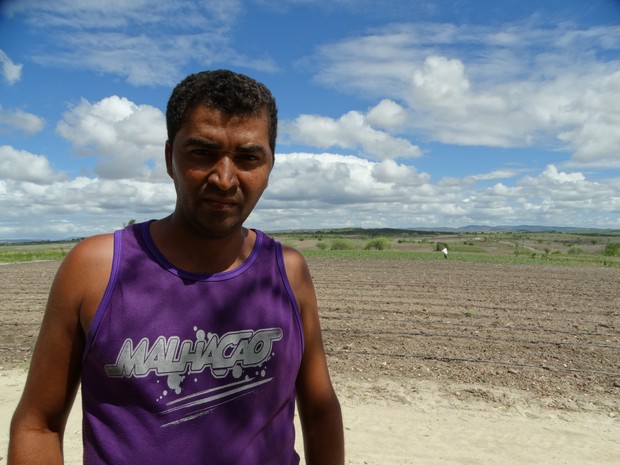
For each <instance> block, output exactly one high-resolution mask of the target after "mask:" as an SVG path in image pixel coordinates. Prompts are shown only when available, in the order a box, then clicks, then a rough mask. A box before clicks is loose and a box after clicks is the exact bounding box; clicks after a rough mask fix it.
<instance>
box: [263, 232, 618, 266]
mask: <svg viewBox="0 0 620 465" xmlns="http://www.w3.org/2000/svg"><path fill="white" fill-rule="evenodd" d="M272 235H273V236H275V237H276V238H277V239H278V240H280V241H281V242H284V243H286V244H288V245H290V246H292V247H295V248H297V249H298V250H300V251H301V252H302V253H303V254H305V255H306V256H325V257H330V256H332V257H348V258H378V259H379V258H380V259H393V260H401V259H402V260H439V259H441V260H443V259H444V258H443V254H441V250H442V249H443V248H444V247H446V248H447V249H448V250H449V251H450V255H449V260H461V261H473V262H492V263H528V264H531V263H544V264H558V265H600V266H613V267H620V232H618V231H609V232H604V233H567V232H555V231H552V232H489V233H480V232H478V233H445V232H432V231H431V232H429V231H411V230H400V229H373V230H367V229H336V230H321V231H305V232H298V231H297V232H291V233H281V232H278V233H272Z"/></svg>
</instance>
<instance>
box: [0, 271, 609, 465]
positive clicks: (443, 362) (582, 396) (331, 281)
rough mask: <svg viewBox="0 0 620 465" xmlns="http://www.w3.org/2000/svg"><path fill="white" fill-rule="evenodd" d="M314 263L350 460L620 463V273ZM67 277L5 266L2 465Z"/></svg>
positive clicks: (0, 276) (69, 449)
mask: <svg viewBox="0 0 620 465" xmlns="http://www.w3.org/2000/svg"><path fill="white" fill-rule="evenodd" d="M309 265H310V268H311V271H312V274H313V278H314V281H315V285H316V289H317V296H318V299H319V305H320V307H321V318H322V325H323V330H324V339H325V346H326V350H327V353H328V362H329V364H330V369H331V372H332V377H333V380H334V386H335V388H336V391H337V393H338V395H339V398H340V401H341V404H342V407H343V416H344V423H345V437H346V449H347V454H346V463H347V464H356V465H357V464H371V465H390V464H413V463H415V464H543V465H545V464H565V465H566V464H575V465H577V464H579V465H597V464H599V465H604V464H609V465H611V464H614V465H617V464H620V270H618V269H612V268H594V267H588V268H585V267H584V268H577V267H574V268H565V267H552V266H500V265H493V264H471V263H465V262H458V261H456V260H455V261H451V260H446V261H444V260H438V261H437V262H408V261H403V262H397V261H377V260H372V261H362V260H335V259H329V260H324V259H311V260H309ZM57 267H58V263H55V262H48V263H45V262H43V263H31V264H15V265H4V266H0V456H1V457H2V458H0V464H2V463H6V450H7V441H8V429H9V422H10V417H11V415H12V412H13V410H14V408H15V406H16V403H17V402H18V399H19V395H20V393H21V390H22V387H23V384H24V381H25V376H26V375H25V367H26V366H27V363H28V360H29V358H30V354H31V349H32V346H33V344H34V341H35V339H36V334H37V332H38V325H39V323H40V319H41V316H42V312H43V307H44V304H45V300H46V298H47V292H48V290H49V286H50V283H51V280H52V278H53V275H54V273H55V270H56V269H57ZM301 449H302V448H301V445H299V447H298V450H299V451H301ZM80 454H81V452H80V408H79V403H77V404H76V406H75V407H74V409H73V412H72V416H71V419H70V422H69V425H68V427H67V433H66V463H67V464H74V463H75V464H77V463H81V458H80V457H81V456H80Z"/></svg>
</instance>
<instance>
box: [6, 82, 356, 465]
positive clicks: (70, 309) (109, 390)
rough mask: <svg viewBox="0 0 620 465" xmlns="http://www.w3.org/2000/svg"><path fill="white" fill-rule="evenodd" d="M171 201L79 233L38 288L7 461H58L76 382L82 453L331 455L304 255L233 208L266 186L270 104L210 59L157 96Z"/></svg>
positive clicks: (337, 415)
mask: <svg viewBox="0 0 620 465" xmlns="http://www.w3.org/2000/svg"><path fill="white" fill-rule="evenodd" d="M166 120H167V128H168V141H167V142H166V147H165V157H166V166H167V170H168V174H169V175H170V177H171V178H172V180H173V181H174V185H175V189H176V193H177V202H176V207H175V209H174V212H173V213H172V214H171V215H170V216H168V217H166V218H163V219H160V220H157V221H151V222H147V223H142V224H137V225H131V226H128V227H127V228H125V229H123V230H122V231H117V232H116V233H114V234H111V235H101V236H95V237H91V238H89V239H86V240H84V241H82V242H81V243H79V244H78V245H77V246H76V247H75V248H74V249H73V250H72V251H71V253H70V254H69V255H68V256H67V257H66V259H65V260H64V262H63V263H62V265H61V267H60V268H59V271H58V274H57V276H56V278H55V280H54V284H53V286H52V289H51V291H50V296H49V300H48V305H47V309H46V313H45V317H44V319H43V323H42V327H41V333H40V335H39V339H38V341H37V344H36V347H35V351H34V354H33V358H32V363H31V367H30V371H29V374H28V379H27V382H26V386H25V388H24V393H23V395H22V399H21V401H20V403H19V405H18V407H17V409H16V412H15V414H14V416H13V421H12V424H11V440H10V445H9V463H10V464H12V465H18V464H26V463H33V464H34V463H36V464H43V463H62V437H63V432H64V427H65V423H66V420H67V416H68V413H69V410H70V408H71V405H72V402H73V399H74V396H75V393H76V391H77V388H78V384H79V383H80V381H81V383H82V406H83V418H84V420H83V440H84V462H85V463H88V464H91V463H92V464H103V463H107V464H115V465H117V464H132V465H136V464H139V463H148V464H210V465H211V464H235V465H242V464H260V465H265V464H278V465H280V464H282V465H289V464H296V463H299V457H298V455H297V454H296V452H295V451H294V434H295V433H294V426H293V415H294V406H295V399H296V401H297V406H298V410H299V415H300V421H301V425H302V430H303V436H304V449H305V459H306V463H308V464H321V465H325V464H340V465H341V464H343V463H344V445H343V442H344V441H343V428H342V417H341V412H340V406H339V403H338V400H337V397H336V395H335V393H334V390H333V388H332V384H331V381H330V378H329V373H328V369H327V364H326V359H325V353H324V349H323V343H322V339H321V330H320V325H319V318H318V311H317V302H316V297H315V293H314V288H313V285H312V280H311V277H310V273H309V270H308V268H307V265H306V263H305V261H304V259H303V258H302V257H301V255H300V254H299V253H298V252H296V251H295V250H293V249H290V248H288V247H283V246H281V245H280V244H279V243H277V242H275V241H274V240H272V239H271V238H269V237H268V236H266V235H265V234H263V233H262V232H260V231H255V230H248V229H246V228H244V227H243V223H244V221H245V220H246V218H247V217H248V215H249V214H250V212H251V211H252V209H253V208H254V206H255V205H256V203H257V202H258V200H259V198H260V196H261V194H262V193H263V191H264V189H265V188H266V187H267V184H268V180H269V175H270V173H271V169H272V167H273V163H274V151H275V140H276V132H277V109H276V105H275V100H274V99H273V97H272V95H271V93H270V92H269V90H268V89H267V88H266V87H265V86H264V85H262V84H260V83H258V82H256V81H254V80H253V79H251V78H248V77H247V76H243V75H239V74H235V73H232V72H230V71H225V70H220V71H212V72H203V73H198V74H195V75H191V76H189V77H187V78H186V79H185V80H184V81H182V82H181V83H180V84H179V85H178V86H177V87H176V88H175V89H174V91H173V93H172V95H171V97H170V100H169V102H168V107H167V110H166Z"/></svg>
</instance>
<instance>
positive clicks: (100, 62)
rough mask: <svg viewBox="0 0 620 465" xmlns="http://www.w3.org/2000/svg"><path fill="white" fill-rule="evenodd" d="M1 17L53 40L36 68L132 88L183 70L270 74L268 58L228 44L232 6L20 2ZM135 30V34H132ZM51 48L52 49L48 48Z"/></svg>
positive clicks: (234, 14)
mask: <svg viewBox="0 0 620 465" xmlns="http://www.w3.org/2000/svg"><path fill="white" fill-rule="evenodd" d="M5 9H6V11H7V14H9V15H23V17H24V18H25V20H26V21H27V22H28V23H29V24H30V25H31V26H32V27H34V28H41V29H44V28H45V30H46V34H50V35H51V36H52V37H53V40H49V41H46V43H47V42H49V44H50V45H49V46H48V45H46V43H42V44H40V47H39V48H38V49H37V51H36V52H35V53H33V60H34V61H35V62H37V63H39V64H42V65H44V66H50V67H62V68H64V69H86V70H90V71H96V72H98V73H106V74H111V75H114V76H121V77H123V78H124V79H127V81H128V82H129V83H131V84H134V85H167V86H170V85H174V84H176V82H177V81H178V80H179V79H180V78H181V77H182V76H181V71H180V70H181V69H183V68H184V67H185V66H186V65H188V64H190V63H194V64H198V65H199V66H202V67H207V66H211V65H213V64H215V63H218V62H227V63H229V66H239V67H244V68H252V69H256V70H261V71H274V70H275V69H276V65H275V64H274V63H273V60H272V59H271V58H270V57H269V56H267V55H264V56H260V55H256V54H253V55H251V56H245V55H242V54H239V53H238V52H236V51H235V50H234V48H233V47H232V46H231V44H230V37H231V29H232V25H233V24H234V23H235V22H236V21H237V20H238V18H239V16H240V14H241V12H242V4H241V2H240V1H238V0H230V1H229V0H216V1H209V2H191V1H182V2H170V1H167V0H165V1H164V0H155V1H146V0H138V1H132V2H127V1H123V0H113V1H106V2H92V1H77V2H76V1H72V0H60V1H54V2H49V1H46V0H25V1H19V2H9V3H8V5H7V6H6V8H5ZM134 31H135V32H134ZM51 44H54V45H53V46H52V45H51Z"/></svg>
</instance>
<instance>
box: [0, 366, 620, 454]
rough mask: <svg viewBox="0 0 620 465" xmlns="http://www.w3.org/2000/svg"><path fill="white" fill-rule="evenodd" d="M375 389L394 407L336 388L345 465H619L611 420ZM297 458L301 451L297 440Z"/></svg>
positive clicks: (16, 389)
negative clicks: (342, 429) (381, 392)
mask: <svg viewBox="0 0 620 465" xmlns="http://www.w3.org/2000/svg"><path fill="white" fill-rule="evenodd" d="M24 381H25V373H24V371H23V370H18V369H12V370H3V371H1V372H0V418H1V420H0V450H2V454H1V455H2V458H1V459H0V463H6V450H7V442H8V429H9V419H10V416H11V415H12V412H13V410H14V408H15V406H16V404H17V402H18V400H19V396H20V393H21V389H22V386H23V383H24ZM379 385H381V386H382V391H383V392H385V391H390V393H391V394H392V396H393V395H395V394H396V393H398V394H399V395H400V396H402V399H401V401H394V400H385V397H382V396H381V395H378V394H377V392H376V389H377V383H376V382H373V383H363V382H361V381H355V382H352V381H348V382H346V381H345V382H344V383H343V384H341V385H340V384H339V385H337V389H338V391H339V394H340V399H341V403H342V407H343V416H344V423H345V437H346V444H347V453H346V456H347V457H346V463H347V464H355V465H358V464H360V465H361V464H369V465H391V464H394V465H396V464H427V465H435V464H444V465H445V464H472V465H473V464H548V465H551V464H558V465H560V464H563V465H567V464H574V465H585V464H590V465H594V464H600V465H603V464H606V465H612V464H613V465H617V464H618V463H620V440H619V438H620V422H619V421H618V418H617V416H616V415H614V414H602V413H592V412H563V411H554V410H545V409H543V408H540V407H537V406H529V407H512V408H505V407H504V406H501V405H496V406H493V405H491V404H489V403H487V402H485V401H476V400H473V399H467V400H465V401H461V400H458V399H456V398H454V397H448V396H445V395H443V394H442V392H445V388H443V387H440V386H438V385H437V384H436V383H432V382H427V381H424V382H419V383H417V385H416V386H417V387H416V389H415V391H413V392H410V393H403V392H402V390H401V387H400V386H397V385H393V384H392V383H389V382H387V383H380V384H379ZM454 387H455V388H456V386H454ZM463 388H464V389H467V387H463ZM387 397H390V396H387ZM79 407H80V406H79V399H78V401H77V402H76V405H75V406H74V409H73V411H72V414H71V417H70V419H69V423H68V425H67V430H66V431H67V432H66V442H65V448H66V452H65V463H66V464H68V465H72V464H80V463H82V461H81V457H82V455H81V442H80V434H81V426H80V421H81V414H80V408H79ZM297 450H298V451H301V450H302V445H301V441H299V440H298V446H297ZM302 463H305V462H304V461H303V460H302Z"/></svg>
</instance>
